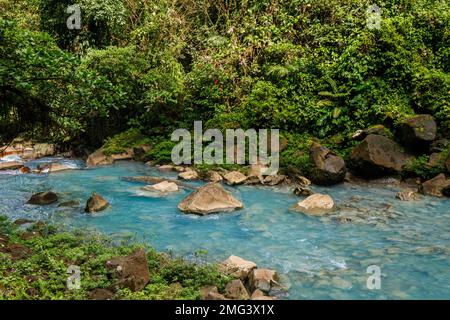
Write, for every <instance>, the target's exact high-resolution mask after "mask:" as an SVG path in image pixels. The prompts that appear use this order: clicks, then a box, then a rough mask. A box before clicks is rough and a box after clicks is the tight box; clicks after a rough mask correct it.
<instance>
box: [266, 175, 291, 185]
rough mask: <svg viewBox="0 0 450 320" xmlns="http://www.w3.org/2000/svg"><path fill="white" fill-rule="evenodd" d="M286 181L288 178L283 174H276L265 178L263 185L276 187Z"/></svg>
mask: <svg viewBox="0 0 450 320" xmlns="http://www.w3.org/2000/svg"><path fill="white" fill-rule="evenodd" d="M285 180H286V176H285V175H283V174H276V175H270V176H265V177H264V180H263V184H264V185H267V186H276V185H279V184H281V183H283V182H284V181H285Z"/></svg>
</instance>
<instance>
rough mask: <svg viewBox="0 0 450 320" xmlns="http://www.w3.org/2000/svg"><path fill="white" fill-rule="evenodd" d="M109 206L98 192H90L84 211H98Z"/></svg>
mask: <svg viewBox="0 0 450 320" xmlns="http://www.w3.org/2000/svg"><path fill="white" fill-rule="evenodd" d="M109 206H110V204H109V202H108V201H106V200H105V199H104V198H103V197H102V196H101V195H99V194H98V193H95V192H94V193H92V195H91V197H90V198H89V200H88V201H87V203H86V208H85V209H84V211H86V212H88V213H93V212H99V211H102V210H105V209H106V208H108V207H109Z"/></svg>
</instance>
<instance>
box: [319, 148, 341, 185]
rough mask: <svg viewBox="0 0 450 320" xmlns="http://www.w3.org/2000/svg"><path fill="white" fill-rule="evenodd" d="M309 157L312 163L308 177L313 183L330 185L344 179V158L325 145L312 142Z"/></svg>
mask: <svg viewBox="0 0 450 320" xmlns="http://www.w3.org/2000/svg"><path fill="white" fill-rule="evenodd" d="M310 158H311V162H312V164H313V167H312V168H311V171H310V178H311V180H312V181H313V182H314V183H315V184H319V185H332V184H337V183H340V182H342V181H343V180H344V178H345V174H346V173H347V168H346V166H345V162H344V160H343V159H342V158H341V157H339V156H338V155H336V154H335V153H333V152H332V151H331V150H330V149H328V148H327V147H325V146H322V145H321V144H319V143H317V142H313V143H312V145H311V148H310Z"/></svg>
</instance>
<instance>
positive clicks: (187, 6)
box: [0, 0, 450, 165]
mask: <svg viewBox="0 0 450 320" xmlns="http://www.w3.org/2000/svg"><path fill="white" fill-rule="evenodd" d="M78 3H79V4H80V6H81V13H82V28H81V30H69V29H68V28H67V27H66V20H67V18H68V16H69V14H68V13H66V12H65V10H66V8H67V6H68V5H70V4H72V1H69V0H60V1H57V0H27V1H26V0H0V8H1V10H0V12H1V13H0V53H1V55H0V88H1V90H0V104H1V108H0V135H1V136H2V137H3V139H5V140H7V139H9V138H12V137H14V136H16V135H17V134H18V133H22V134H26V135H29V136H32V137H34V138H38V137H42V138H43V139H45V140H51V141H54V142H57V143H59V144H61V145H63V146H64V145H65V146H70V145H85V146H87V147H98V146H100V145H101V144H103V143H104V142H105V140H106V139H107V138H108V137H111V136H113V135H115V134H118V133H120V132H124V131H126V130H128V129H130V128H131V129H132V130H131V134H130V133H129V132H130V131H128V133H125V134H123V135H122V137H121V138H120V139H122V140H121V141H122V142H120V141H119V142H120V143H119V145H115V144H114V143H111V142H110V150H111V151H113V150H114V149H115V148H119V149H120V148H121V145H120V144H121V143H122V144H133V143H135V141H136V139H141V140H142V139H150V140H147V141H151V142H152V143H153V144H154V145H155V146H156V148H155V149H154V150H153V151H152V154H150V157H151V158H156V159H157V160H161V159H164V157H165V156H166V155H167V154H170V147H171V146H172V144H171V143H170V141H167V140H168V137H169V135H170V133H171V132H172V130H173V129H175V128H180V127H185V128H192V122H193V120H203V122H204V128H208V127H214V128H222V129H224V128H236V127H241V128H271V127H272V128H279V129H281V130H282V133H283V135H284V136H285V137H286V138H287V140H288V141H289V148H288V150H287V151H286V152H285V153H284V155H283V161H284V164H294V165H299V164H301V163H302V161H301V160H298V159H301V158H302V157H303V156H304V155H303V154H301V153H300V154H298V152H297V150H298V147H301V146H302V145H304V144H305V143H306V141H309V139H310V138H311V137H317V138H319V139H322V140H323V141H324V142H325V143H327V144H329V145H331V146H332V147H333V148H334V149H335V150H336V151H337V152H338V153H342V154H344V155H345V153H346V151H347V150H348V148H349V147H350V146H351V145H352V141H351V139H350V136H351V134H352V133H353V132H354V131H355V130H357V129H364V128H367V127H368V126H371V125H375V124H384V125H386V126H387V127H389V128H393V127H395V124H396V123H398V122H399V121H401V120H402V119H403V118H404V117H405V116H407V115H411V114H414V113H430V114H433V116H434V117H435V119H436V121H437V123H438V126H439V134H440V135H441V136H448V135H449V134H450V75H449V70H450V63H449V61H450V60H449V58H450V3H449V2H448V1H445V0H417V1H409V0H395V1H378V2H377V4H378V5H379V6H380V7H381V8H382V24H381V29H379V30H377V29H369V28H367V25H366V18H367V16H366V10H367V8H368V7H369V6H370V5H371V4H373V1H369V0H345V1H342V0H244V1H237V0H126V1H122V0H108V1H101V0H81V1H78ZM127 135H131V136H132V140H133V141H134V142H130V143H128V142H126V141H125V142H123V140H124V138H126V136H127ZM120 139H119V140H120Z"/></svg>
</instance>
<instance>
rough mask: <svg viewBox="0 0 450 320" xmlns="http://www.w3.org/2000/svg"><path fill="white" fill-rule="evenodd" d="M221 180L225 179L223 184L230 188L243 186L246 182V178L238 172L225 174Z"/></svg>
mask: <svg viewBox="0 0 450 320" xmlns="http://www.w3.org/2000/svg"><path fill="white" fill-rule="evenodd" d="M223 178H224V179H225V182H226V183H227V184H228V185H230V186H234V185H238V184H243V183H244V182H245V180H247V177H246V176H245V175H244V174H242V173H240V172H239V171H231V172H227V173H226V174H225V175H224V176H223Z"/></svg>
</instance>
